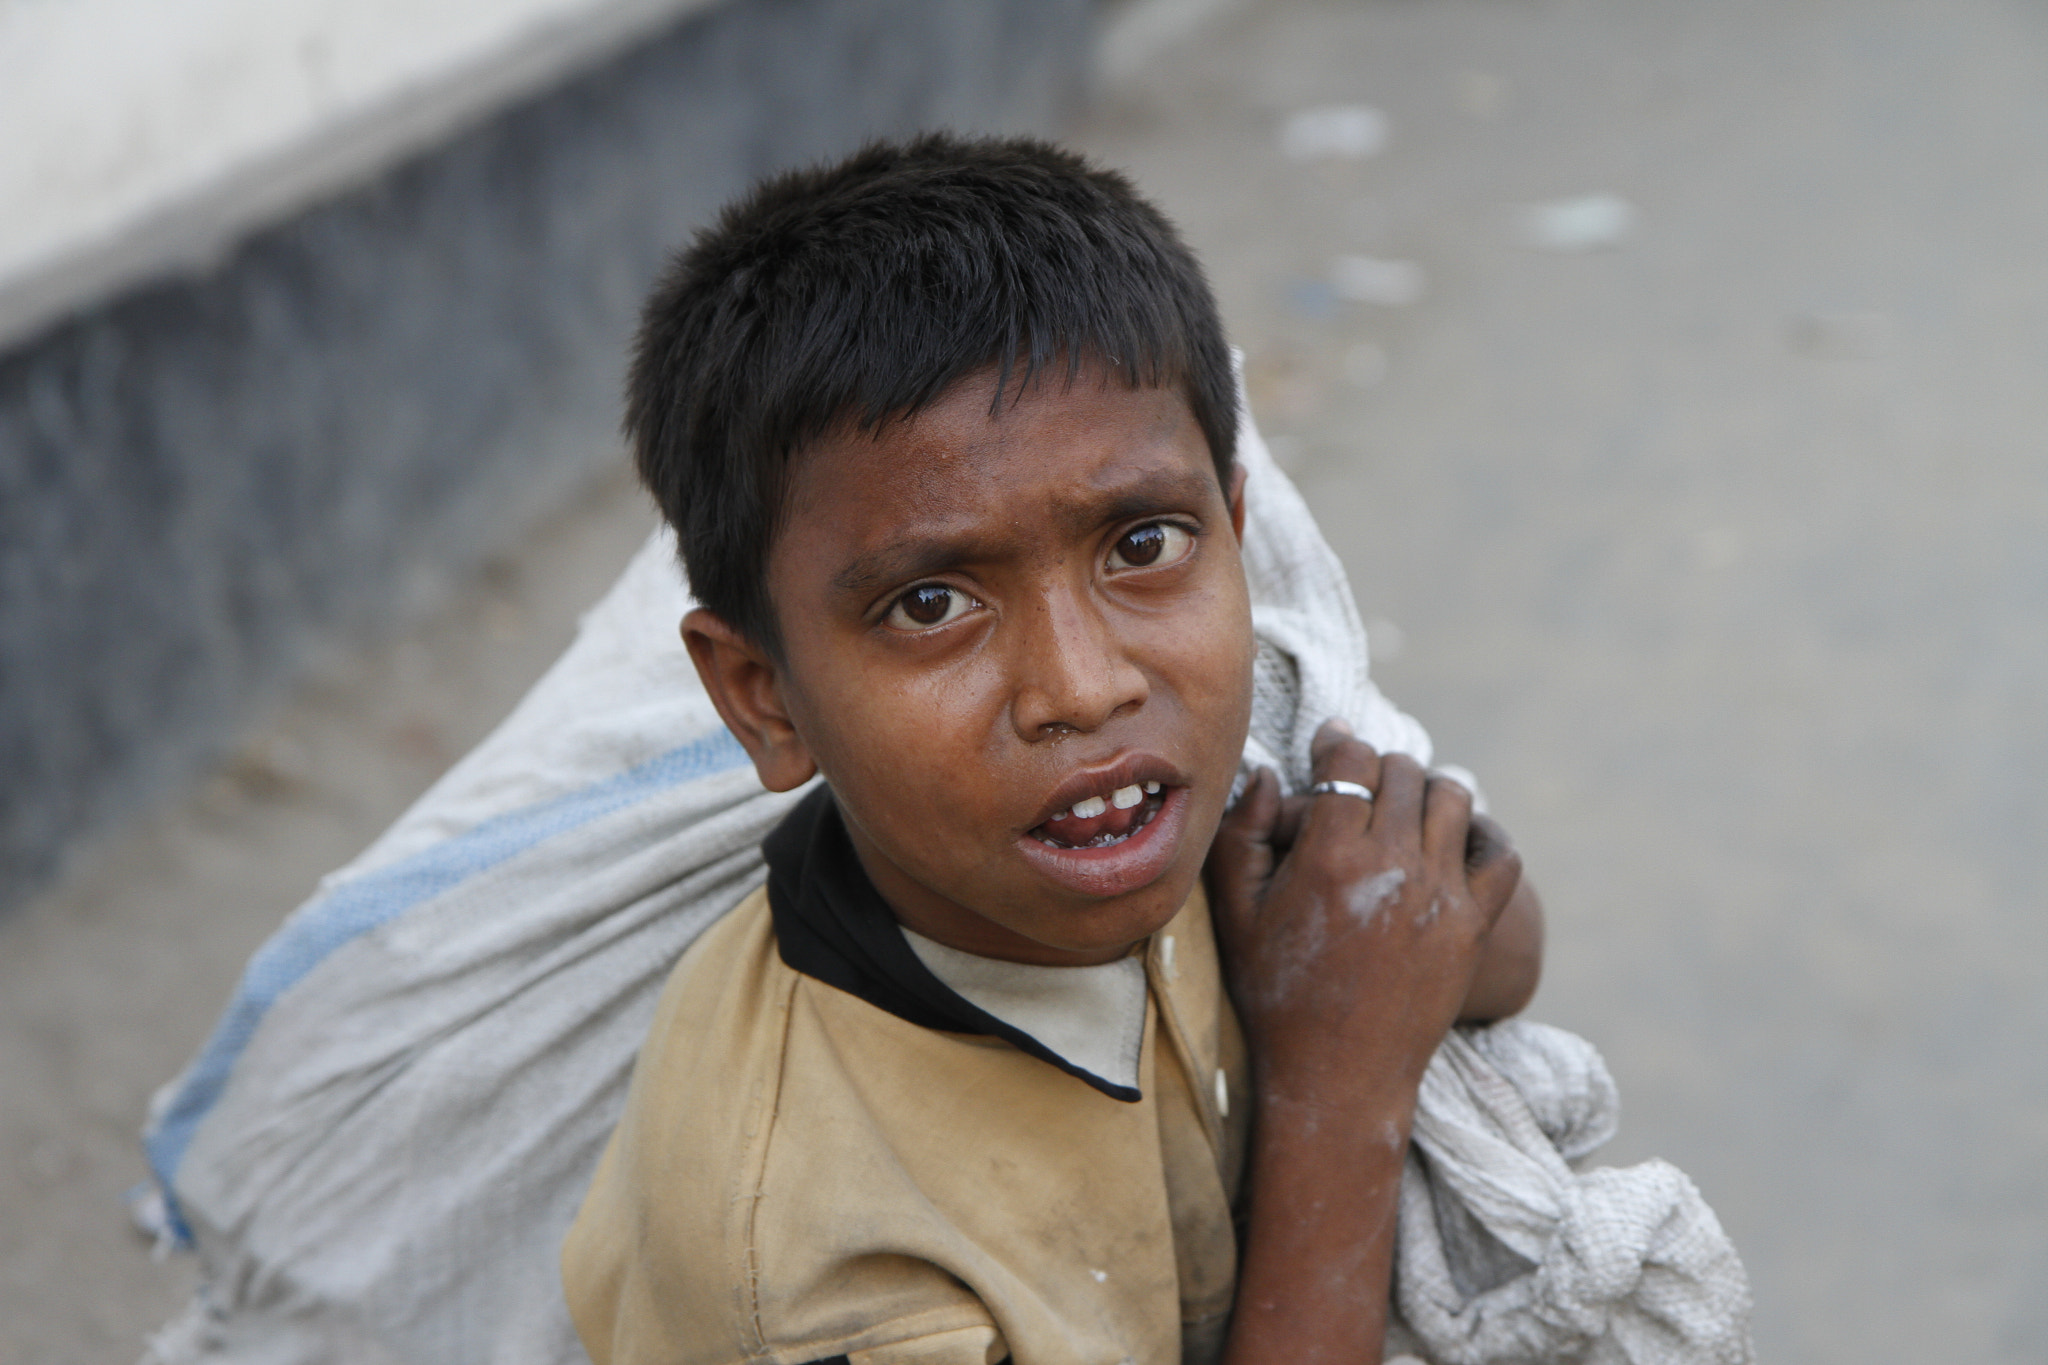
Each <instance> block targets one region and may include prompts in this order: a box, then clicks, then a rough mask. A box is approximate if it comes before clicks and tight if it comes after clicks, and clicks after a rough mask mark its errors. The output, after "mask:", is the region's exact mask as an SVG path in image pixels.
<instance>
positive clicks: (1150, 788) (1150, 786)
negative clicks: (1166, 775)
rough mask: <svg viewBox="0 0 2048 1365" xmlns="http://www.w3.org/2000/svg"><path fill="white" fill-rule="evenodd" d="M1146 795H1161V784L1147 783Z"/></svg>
mask: <svg viewBox="0 0 2048 1365" xmlns="http://www.w3.org/2000/svg"><path fill="white" fill-rule="evenodd" d="M1145 795H1147V796H1157V795H1159V784H1158V783H1157V782H1147V783H1146V784H1145Z"/></svg>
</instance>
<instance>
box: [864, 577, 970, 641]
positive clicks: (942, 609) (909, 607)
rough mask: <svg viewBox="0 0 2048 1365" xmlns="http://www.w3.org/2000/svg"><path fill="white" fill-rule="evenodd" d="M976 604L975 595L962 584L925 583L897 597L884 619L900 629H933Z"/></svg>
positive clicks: (954, 619) (959, 616) (965, 612)
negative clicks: (961, 585) (961, 589)
mask: <svg viewBox="0 0 2048 1365" xmlns="http://www.w3.org/2000/svg"><path fill="white" fill-rule="evenodd" d="M973 605H974V599H973V598H971V597H969V596H968V595H967V594H966V593H964V592H961V591H960V590H959V589H958V588H949V587H947V586H946V585H945V584H943V583H922V584H919V585H918V586H917V587H914V588H912V589H911V590H910V591H909V592H907V593H904V594H903V596H901V597H899V598H897V599H896V602H895V605H893V606H891V607H890V608H889V614H888V616H886V617H884V618H883V619H884V620H885V621H886V622H887V624H889V625H891V626H894V627H895V628H896V629H897V630H913V631H915V630H930V629H931V628H932V627H934V626H943V625H945V624H946V623H947V622H948V621H957V620H959V619H960V618H961V617H962V616H964V615H966V614H967V610H968V608H970V607H972V606H973Z"/></svg>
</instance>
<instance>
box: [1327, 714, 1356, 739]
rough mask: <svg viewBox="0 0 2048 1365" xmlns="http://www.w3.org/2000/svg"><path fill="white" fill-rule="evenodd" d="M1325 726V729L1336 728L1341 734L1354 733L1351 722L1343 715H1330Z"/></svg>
mask: <svg viewBox="0 0 2048 1365" xmlns="http://www.w3.org/2000/svg"><path fill="white" fill-rule="evenodd" d="M1323 728H1324V729H1325V730H1335V731H1336V732H1337V733H1338V734H1340V735H1350V734H1353V733H1354V731H1353V730H1352V728H1351V722H1350V721H1348V720H1345V719H1344V717H1342V716H1332V717H1330V718H1329V719H1328V720H1326V721H1324V722H1323Z"/></svg>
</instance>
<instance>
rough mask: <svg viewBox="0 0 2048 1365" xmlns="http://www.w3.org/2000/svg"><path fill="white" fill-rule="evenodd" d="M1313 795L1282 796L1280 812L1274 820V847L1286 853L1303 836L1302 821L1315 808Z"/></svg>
mask: <svg viewBox="0 0 2048 1365" xmlns="http://www.w3.org/2000/svg"><path fill="white" fill-rule="evenodd" d="M1315 800H1316V799H1315V798H1314V797H1313V796H1283V797H1281V798H1280V814H1279V815H1278V816H1277V817H1275V819H1274V821H1273V849H1274V851H1275V852H1276V853H1284V852H1286V851H1287V850H1288V849H1290V848H1293V847H1294V842H1295V840H1297V839H1299V838H1301V822H1302V821H1304V820H1306V819H1308V813H1309V812H1310V811H1311V810H1313V809H1315Z"/></svg>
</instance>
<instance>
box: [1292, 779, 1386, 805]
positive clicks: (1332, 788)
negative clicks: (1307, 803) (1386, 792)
mask: <svg viewBox="0 0 2048 1365" xmlns="http://www.w3.org/2000/svg"><path fill="white" fill-rule="evenodd" d="M1308 794H1309V795H1310V796H1355V797H1357V798H1358V799H1359V800H1361V801H1370V800H1372V788H1371V787H1368V786H1366V785H1365V784H1364V783H1362V782H1346V781H1344V780H1343V779H1342V778H1339V777H1333V778H1331V779H1330V780H1329V781H1327V782H1318V783H1316V784H1315V785H1314V786H1313V787H1310V788H1309V789H1308Z"/></svg>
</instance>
